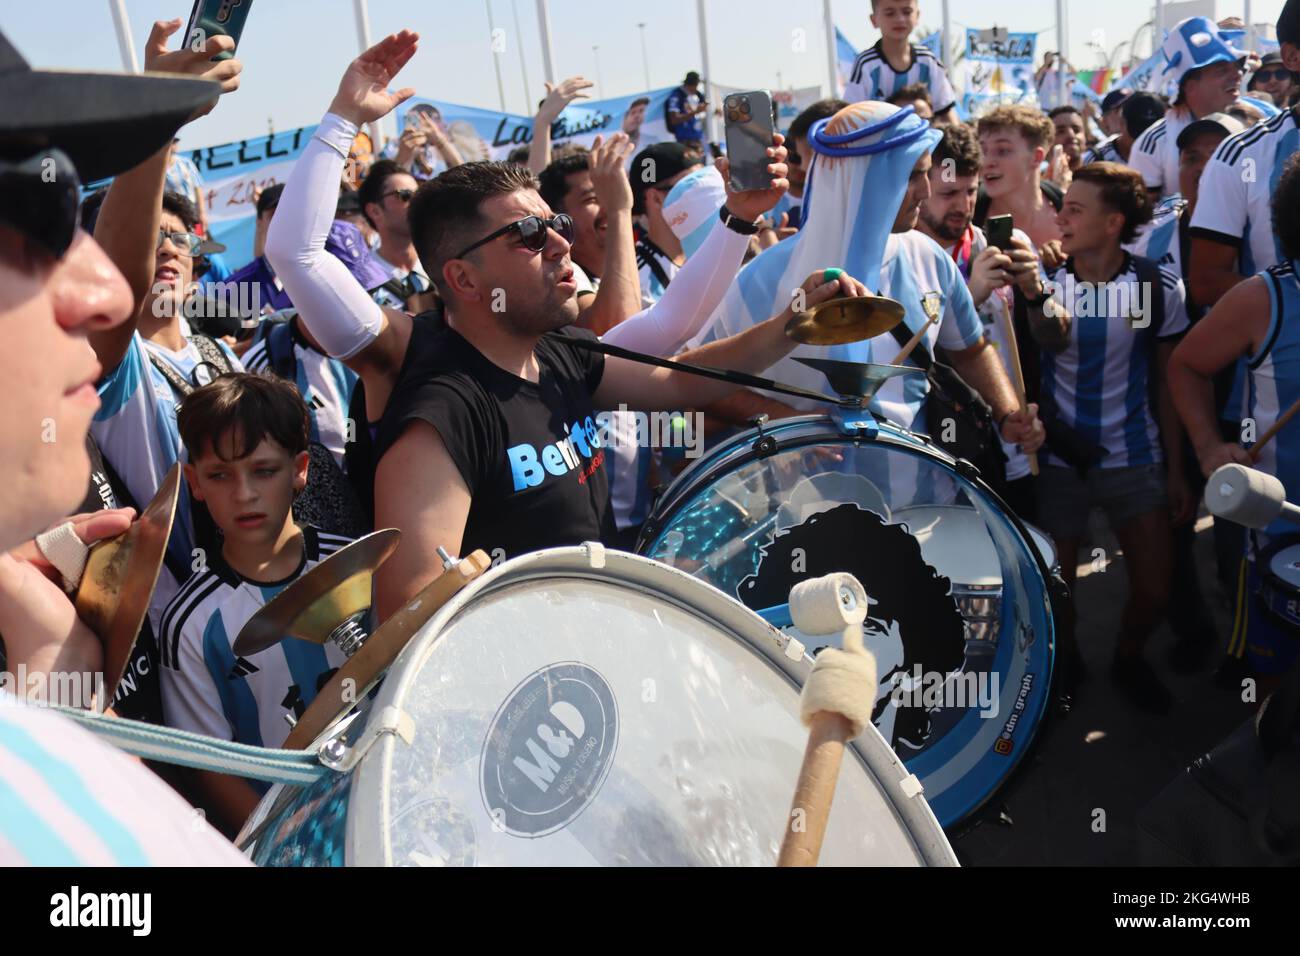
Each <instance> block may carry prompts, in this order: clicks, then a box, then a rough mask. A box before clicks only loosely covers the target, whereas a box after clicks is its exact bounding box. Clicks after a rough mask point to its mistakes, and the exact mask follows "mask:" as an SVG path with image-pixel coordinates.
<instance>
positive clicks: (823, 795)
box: [776, 652, 853, 866]
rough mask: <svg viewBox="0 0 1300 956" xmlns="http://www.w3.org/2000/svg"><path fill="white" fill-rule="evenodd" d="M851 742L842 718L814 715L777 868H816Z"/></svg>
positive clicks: (822, 713) (821, 713) (850, 732)
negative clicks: (848, 743)
mask: <svg viewBox="0 0 1300 956" xmlns="http://www.w3.org/2000/svg"><path fill="white" fill-rule="evenodd" d="M823 653H825V652H823ZM851 739H853V728H852V726H851V725H850V724H849V722H848V719H847V718H846V717H845V716H844V715H843V714H837V713H835V712H833V711H826V710H823V711H818V713H817V714H816V715H814V717H813V719H812V723H811V725H810V726H809V727H808V746H807V747H806V748H805V749H804V752H803V766H802V767H801V768H800V770H799V782H798V783H796V784H795V788H794V803H793V805H792V808H791V812H790V817H789V823H788V825H787V826H786V830H785V839H784V840H782V841H781V855H780V856H778V857H777V860H776V865H777V866H816V865H817V858H818V856H820V855H821V849H822V840H823V839H824V838H825V836H826V824H827V822H828V821H829V820H830V815H831V802H832V801H833V800H834V798H835V784H836V782H837V781H838V780H839V776H840V764H841V763H842V762H843V760H844V745H845V744H846V743H847V742H848V741H849V740H851ZM796 822H797V823H798V824H799V825H798V826H796Z"/></svg>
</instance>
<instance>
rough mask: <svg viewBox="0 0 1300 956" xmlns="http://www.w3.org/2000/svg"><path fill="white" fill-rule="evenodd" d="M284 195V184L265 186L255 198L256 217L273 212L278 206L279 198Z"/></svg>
mask: <svg viewBox="0 0 1300 956" xmlns="http://www.w3.org/2000/svg"><path fill="white" fill-rule="evenodd" d="M283 194H284V183H276V184H275V185H273V186H267V187H266V188H265V189H263V190H262V192H261V194H260V195H258V197H257V215H258V216H259V217H260V216H261V215H262V213H264V212H269V211H270V210H273V209H274V208H275V207H276V206H278V205H280V196H282V195H283Z"/></svg>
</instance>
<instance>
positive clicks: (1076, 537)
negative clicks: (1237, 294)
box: [1031, 162, 1195, 713]
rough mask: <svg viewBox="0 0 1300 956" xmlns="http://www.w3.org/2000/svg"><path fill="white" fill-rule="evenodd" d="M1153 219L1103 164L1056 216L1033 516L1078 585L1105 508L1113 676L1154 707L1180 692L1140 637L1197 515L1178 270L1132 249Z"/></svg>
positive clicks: (1154, 619)
mask: <svg viewBox="0 0 1300 956" xmlns="http://www.w3.org/2000/svg"><path fill="white" fill-rule="evenodd" d="M1150 218H1151V205H1150V200H1149V198H1148V196H1147V191H1146V188H1145V185H1144V183H1143V180H1142V176H1141V174H1140V173H1138V172H1137V171H1136V170H1133V169H1130V168H1129V167H1127V166H1121V165H1119V164H1117V163H1107V162H1101V163H1093V164H1091V165H1088V166H1084V167H1082V168H1081V169H1079V170H1078V172H1076V173H1075V174H1074V181H1073V183H1072V184H1071V185H1070V189H1069V191H1068V192H1067V193H1066V196H1065V201H1064V203H1063V205H1062V207H1061V212H1060V214H1059V215H1058V217H1057V224H1058V226H1059V227H1060V230H1061V245H1062V249H1063V251H1064V252H1065V254H1066V255H1067V256H1068V257H1069V258H1068V259H1067V260H1066V262H1065V263H1064V265H1062V266H1060V267H1059V268H1057V269H1056V270H1054V271H1052V273H1051V274H1050V275H1049V281H1048V295H1050V296H1051V300H1050V301H1048V302H1046V303H1044V306H1043V310H1042V313H1041V315H1042V318H1041V320H1040V321H1037V322H1035V321H1033V320H1031V328H1032V329H1033V331H1034V336H1035V338H1036V339H1037V340H1038V343H1039V345H1040V346H1042V348H1043V350H1044V355H1043V358H1042V376H1041V389H1040V394H1041V400H1042V403H1043V405H1044V406H1045V407H1046V408H1047V410H1048V413H1047V415H1046V416H1045V417H1046V418H1047V420H1048V421H1049V425H1048V455H1047V456H1046V457H1045V458H1044V460H1043V464H1042V467H1041V470H1040V473H1039V476H1038V487H1037V492H1038V520H1037V523H1038V524H1039V525H1040V526H1041V527H1042V528H1043V529H1044V530H1046V531H1047V532H1048V533H1050V534H1051V535H1052V537H1053V539H1054V540H1055V541H1056V544H1057V547H1058V548H1059V549H1060V553H1061V554H1062V555H1063V556H1064V560H1063V562H1062V565H1063V566H1062V573H1063V575H1064V577H1065V580H1066V583H1067V584H1068V585H1070V587H1071V588H1073V587H1074V583H1075V576H1076V572H1077V567H1076V561H1075V560H1074V556H1075V555H1076V554H1077V553H1078V550H1079V547H1080V546H1081V545H1082V544H1083V542H1084V539H1085V537H1086V535H1087V531H1088V514H1089V512H1090V510H1091V509H1092V507H1093V506H1094V505H1099V506H1100V507H1101V508H1102V509H1103V510H1105V512H1106V516H1107V518H1108V519H1109V521H1110V525H1111V528H1112V529H1113V530H1114V532H1115V535H1116V537H1117V538H1118V539H1119V543H1120V546H1121V547H1122V548H1123V550H1124V558H1125V561H1124V565H1125V570H1126V571H1127V574H1128V583H1129V594H1128V600H1127V603H1126V604H1125V606H1124V611H1123V615H1122V617H1121V622H1120V633H1119V642H1118V647H1117V649H1116V652H1115V657H1114V660H1113V662H1112V666H1111V674H1112V676H1113V678H1114V680H1115V682H1116V683H1117V684H1118V685H1119V687H1120V689H1121V690H1123V691H1124V692H1125V694H1126V695H1127V696H1128V698H1129V700H1130V701H1131V702H1132V703H1133V704H1134V705H1135V706H1137V707H1139V708H1140V709H1142V710H1146V711H1148V712H1156V713H1158V712H1163V711H1165V710H1168V709H1169V707H1170V704H1171V699H1170V696H1169V691H1168V690H1167V689H1166V688H1165V686H1164V684H1163V683H1162V682H1161V681H1160V679H1159V678H1158V677H1157V676H1156V673H1155V671H1154V670H1153V669H1152V668H1151V666H1150V665H1149V664H1148V663H1147V662H1146V660H1145V659H1144V658H1143V657H1142V646H1143V644H1144V643H1145V641H1146V640H1147V638H1148V637H1150V635H1151V632H1152V631H1153V630H1154V629H1155V628H1156V627H1157V626H1158V625H1159V624H1160V622H1161V620H1162V619H1163V617H1164V613H1165V608H1166V605H1167V603H1168V600H1169V591H1170V584H1171V577H1172V567H1173V535H1172V529H1173V525H1172V523H1171V516H1172V521H1173V522H1176V523H1182V522H1184V521H1187V520H1189V519H1190V518H1191V517H1192V515H1193V513H1194V509H1195V501H1194V500H1193V498H1192V495H1191V491H1190V488H1189V486H1188V483H1187V478H1186V476H1185V474H1184V472H1183V460H1182V443H1181V431H1180V429H1179V426H1178V420H1177V417H1176V415H1175V413H1174V410H1173V404H1172V402H1171V401H1170V399H1169V392H1168V388H1167V386H1166V380H1165V368H1166V365H1167V363H1168V361H1169V353H1170V352H1172V351H1173V347H1174V344H1175V340H1176V338H1177V337H1178V336H1179V335H1181V334H1182V333H1183V331H1185V330H1186V328H1187V313H1186V309H1185V306H1184V295H1183V283H1182V279H1180V278H1179V277H1178V275H1177V274H1175V273H1173V272H1171V271H1169V270H1167V269H1164V268H1161V267H1160V266H1158V265H1157V264H1156V263H1154V262H1151V261H1150V260H1146V259H1140V258H1137V257H1135V256H1132V255H1130V254H1129V253H1128V252H1126V251H1125V250H1124V248H1123V244H1124V243H1126V242H1131V241H1132V240H1133V238H1134V237H1135V236H1136V234H1137V231H1138V228H1139V227H1140V226H1142V225H1143V224H1144V223H1146V222H1147V221H1149V220H1150ZM1153 394H1154V395H1156V396H1158V399H1157V401H1156V402H1155V407H1153V402H1152V398H1151V396H1152V395H1153ZM1053 416H1054V417H1055V421H1056V423H1057V429H1056V430H1055V431H1054V428H1053V425H1052V424H1050V422H1051V421H1052V418H1053ZM1067 435H1068V436H1072V437H1071V438H1068V439H1067V437H1066V436H1067ZM1162 446H1163V447H1162Z"/></svg>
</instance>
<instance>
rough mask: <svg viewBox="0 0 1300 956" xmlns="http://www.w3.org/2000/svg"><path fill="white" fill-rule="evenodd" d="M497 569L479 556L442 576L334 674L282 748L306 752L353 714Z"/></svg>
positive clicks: (299, 720)
mask: <svg viewBox="0 0 1300 956" xmlns="http://www.w3.org/2000/svg"><path fill="white" fill-rule="evenodd" d="M491 566H492V559H491V558H489V557H488V556H487V554H485V553H484V552H482V551H475V552H473V553H471V554H470V555H469V556H467V557H465V558H462V559H461V560H460V561H458V562H456V564H455V565H454V566H453V567H451V568H449V569H448V570H447V571H445V572H444V573H443V574H440V575H438V577H436V578H434V579H433V581H432V582H430V583H429V584H428V585H426V586H425V588H424V589H423V590H422V591H420V593H418V594H417V595H415V597H413V598H411V600H409V601H407V602H406V604H404V605H402V607H401V608H400V609H399V610H397V611H395V612H394V613H393V616H392V617H390V618H389V619H388V620H386V621H385V622H384V623H383V624H381V625H380V626H379V627H378V628H377V629H376V630H375V633H374V634H372V635H371V636H370V639H369V640H367V641H366V642H365V643H364V644H363V645H361V649H360V650H358V651H357V652H356V653H355V654H353V655H352V656H351V657H349V658H348V660H347V662H346V663H345V664H344V665H343V666H342V667H340V668H339V669H338V670H336V671H335V672H334V676H333V677H331V678H330V679H329V682H328V683H326V685H325V686H324V687H322V688H321V689H320V691H319V692H318V693H317V694H316V698H315V699H314V700H313V701H312V702H311V704H310V705H309V706H308V707H307V709H306V710H305V711H304V712H303V715H302V716H301V717H299V718H298V722H297V723H296V724H294V726H293V730H291V731H289V736H288V737H286V738H285V740H284V743H282V744H281V745H280V747H281V748H282V749H284V750H302V749H303V748H304V747H307V746H309V745H310V744H311V743H312V742H313V741H315V740H316V739H317V738H318V737H320V735H321V734H322V733H324V732H325V731H326V730H328V729H329V727H330V725H331V724H333V723H334V722H335V721H336V720H338V718H340V717H342V716H344V715H345V714H347V712H348V711H350V710H351V709H352V708H353V707H354V706H355V705H356V704H357V702H358V701H360V700H362V699H363V698H364V697H365V696H366V694H368V693H369V692H370V688H372V687H374V686H375V684H377V683H378V682H379V679H380V678H381V677H383V676H384V674H385V673H387V671H388V668H389V667H390V666H391V665H392V663H393V661H395V660H397V655H398V654H400V653H401V652H402V650H403V649H404V648H405V647H406V645H407V644H408V643H409V642H410V640H411V638H413V637H414V636H415V635H416V633H417V632H418V631H419V630H420V628H422V627H424V625H425V624H426V623H427V622H428V620H429V619H430V618H431V617H433V615H434V614H436V613H437V612H438V610H439V609H441V607H442V606H443V605H444V604H446V603H447V602H448V601H450V600H451V599H452V597H454V596H455V595H456V593H457V592H459V591H460V589H461V588H463V587H464V586H465V585H467V584H469V583H470V582H471V581H473V580H474V579H475V578H477V577H478V576H479V575H481V574H482V573H483V572H484V571H486V570H487V569H488V568H490V567H491Z"/></svg>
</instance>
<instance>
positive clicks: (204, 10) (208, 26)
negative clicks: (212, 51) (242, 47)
mask: <svg viewBox="0 0 1300 956" xmlns="http://www.w3.org/2000/svg"><path fill="white" fill-rule="evenodd" d="M252 7H253V0H194V9H193V10H191V11H190V22H189V25H188V26H187V27H186V28H185V36H184V38H183V39H182V41H181V42H182V43H183V44H184V45H185V46H187V47H189V48H190V49H192V50H202V49H203V47H204V46H205V45H206V44H207V42H208V39H209V38H210V37H212V36H214V35H219V36H228V37H230V38H231V39H232V40H234V41H235V44H236V45H238V43H239V38H240V36H242V35H243V32H244V24H245V22H246V21H247V20H248V13H249V11H250V10H251V9H252ZM232 56H234V53H233V52H229V51H227V52H225V53H218V54H217V55H216V56H214V57H213V58H212V59H214V60H228V59H230V58H231V57H232Z"/></svg>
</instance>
